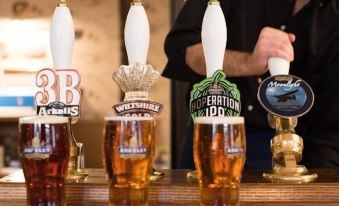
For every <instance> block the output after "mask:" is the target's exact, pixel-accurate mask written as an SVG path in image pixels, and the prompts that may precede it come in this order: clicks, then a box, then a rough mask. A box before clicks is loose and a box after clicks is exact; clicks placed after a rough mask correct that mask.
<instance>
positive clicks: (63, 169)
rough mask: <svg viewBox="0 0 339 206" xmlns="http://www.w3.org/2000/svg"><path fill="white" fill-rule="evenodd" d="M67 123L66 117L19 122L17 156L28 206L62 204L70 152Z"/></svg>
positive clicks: (28, 119) (44, 117) (34, 118)
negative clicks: (22, 173)
mask: <svg viewBox="0 0 339 206" xmlns="http://www.w3.org/2000/svg"><path fill="white" fill-rule="evenodd" d="M68 122H69V120H68V118H66V117H58V116H32V117H24V118H20V119H19V133H20V137H19V138H20V139H19V142H20V143H19V157H20V160H21V164H22V169H23V172H24V176H25V180H26V189H27V204H28V205H32V206H34V205H39V206H40V205H41V206H43V205H46V206H47V205H48V206H49V205H53V206H54V205H66V201H65V177H66V175H67V164H68V160H69V153H70V151H69V148H70V146H69V145H70V129H69V123H68Z"/></svg>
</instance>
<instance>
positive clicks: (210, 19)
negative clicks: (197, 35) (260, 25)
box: [201, 0, 227, 77]
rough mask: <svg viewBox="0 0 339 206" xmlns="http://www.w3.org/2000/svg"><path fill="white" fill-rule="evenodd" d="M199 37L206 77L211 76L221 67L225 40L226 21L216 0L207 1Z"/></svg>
mask: <svg viewBox="0 0 339 206" xmlns="http://www.w3.org/2000/svg"><path fill="white" fill-rule="evenodd" d="M201 38H202V46H203V49H204V55H205V61H206V69H207V71H206V73H207V77H211V76H212V75H213V73H214V72H215V71H216V70H219V69H222V68H223V62H224V55H225V49H226V41H227V28H226V21H225V17H224V14H223V12H222V9H221V7H220V3H219V1H217V0H211V1H210V2H209V3H208V7H207V9H206V12H205V15H204V19H203V23H202V30H201Z"/></svg>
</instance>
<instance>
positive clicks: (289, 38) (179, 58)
mask: <svg viewBox="0 0 339 206" xmlns="http://www.w3.org/2000/svg"><path fill="white" fill-rule="evenodd" d="M207 3H208V0H188V1H187V2H186V3H185V5H184V7H183V9H182V11H181V12H180V14H179V16H178V18H177V20H176V22H175V24H174V26H173V28H172V30H171V32H170V33H169V34H168V36H167V39H166V43H165V51H166V54H167V56H168V63H167V65H166V68H165V70H164V72H163V76H165V77H169V78H172V79H175V80H180V81H187V82H191V83H192V84H193V83H196V82H198V81H201V80H202V79H203V78H204V75H205V62H204V55H203V50H202V46H201V25H202V19H203V15H204V12H205V10H206V7H207ZM220 5H221V8H222V10H223V12H224V15H225V19H226V24H227V32H228V37H227V48H226V52H225V59H224V68H223V69H224V71H225V73H226V75H227V77H228V79H229V80H230V81H231V82H233V83H236V84H237V86H238V89H239V90H240V93H241V101H242V108H243V109H242V114H241V115H242V116H244V117H245V123H246V132H247V140H248V146H247V149H248V154H247V162H246V164H247V167H250V168H251V167H252V168H263V167H264V168H267V167H268V164H269V161H270V159H269V158H270V152H269V139H270V138H271V137H273V134H274V131H273V130H272V129H270V128H269V126H268V122H267V112H266V111H264V110H263V109H262V107H261V105H260V104H259V102H258V100H257V96H256V94H257V90H258V86H259V84H260V83H261V81H262V80H263V79H264V78H266V77H268V76H269V73H268V72H267V60H268V58H269V57H271V56H276V57H282V58H285V59H287V60H289V61H291V67H290V74H292V75H296V76H298V77H300V78H302V79H304V80H305V81H306V82H307V83H308V84H309V85H310V86H311V87H312V89H313V91H314V94H315V102H314V105H313V108H312V109H311V110H310V112H309V113H307V114H306V115H304V116H303V117H301V118H299V119H298V125H297V128H296V131H297V134H299V135H300V136H301V137H302V138H303V140H304V152H303V155H304V156H303V161H302V163H303V164H305V165H306V166H307V167H309V168H321V167H333V168H339V11H338V10H339V1H338V0H220ZM188 138H190V139H189V140H188V143H187V144H192V137H191V135H188ZM189 148H192V147H189ZM189 150H191V149H187V148H186V149H185V152H186V153H184V154H183V156H184V157H186V158H188V161H190V162H193V161H192V160H193V158H192V151H189ZM263 154H264V155H263ZM261 161H263V162H262V163H261ZM192 165H193V163H192V164H189V165H188V166H187V167H192ZM184 167H185V166H184Z"/></svg>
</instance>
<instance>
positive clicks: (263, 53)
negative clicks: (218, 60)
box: [247, 27, 295, 75]
mask: <svg viewBox="0 0 339 206" xmlns="http://www.w3.org/2000/svg"><path fill="white" fill-rule="evenodd" d="M294 41H295V36H294V34H289V33H286V32H283V31H281V30H278V29H273V28H269V27H265V28H263V29H262V30H261V33H260V35H259V38H258V41H257V44H256V46H255V48H254V51H253V53H252V54H250V55H249V56H248V58H247V64H248V67H249V68H250V71H248V74H256V75H258V74H263V73H265V72H266V71H267V62H268V59H269V58H270V57H280V58H283V59H286V60H288V61H290V62H291V61H293V59H294V52H293V46H292V43H293V42H294Z"/></svg>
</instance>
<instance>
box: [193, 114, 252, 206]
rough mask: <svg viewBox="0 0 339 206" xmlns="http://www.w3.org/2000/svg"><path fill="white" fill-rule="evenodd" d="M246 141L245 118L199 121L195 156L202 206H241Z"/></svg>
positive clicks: (195, 138)
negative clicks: (240, 192) (240, 195)
mask: <svg viewBox="0 0 339 206" xmlns="http://www.w3.org/2000/svg"><path fill="white" fill-rule="evenodd" d="M245 139H246V138H245V127H244V118H243V117H198V118H196V119H195V120H194V146H193V153H194V163H195V167H196V169H197V173H198V179H199V185H200V191H201V196H200V204H201V205H204V206H226V205H227V206H229V205H230V206H233V205H239V185H240V179H241V174H242V170H243V166H244V163H245V154H246V140H245Z"/></svg>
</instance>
